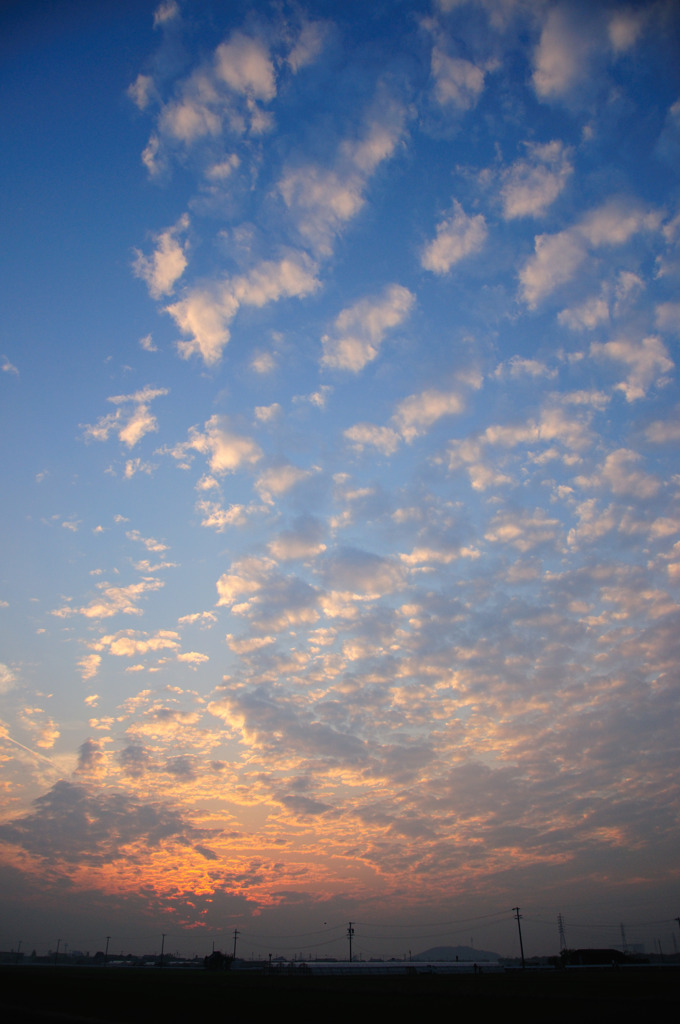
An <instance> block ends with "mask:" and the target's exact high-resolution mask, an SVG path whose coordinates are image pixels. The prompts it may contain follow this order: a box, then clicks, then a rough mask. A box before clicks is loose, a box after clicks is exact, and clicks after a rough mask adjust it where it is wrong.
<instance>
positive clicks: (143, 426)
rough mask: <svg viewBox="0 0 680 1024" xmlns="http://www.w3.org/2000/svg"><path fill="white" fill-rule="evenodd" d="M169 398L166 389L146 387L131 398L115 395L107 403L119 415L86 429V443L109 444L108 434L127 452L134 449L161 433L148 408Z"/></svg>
mask: <svg viewBox="0 0 680 1024" xmlns="http://www.w3.org/2000/svg"><path fill="white" fill-rule="evenodd" d="M167 394H169V391H168V389H167V388H152V387H145V388H142V390H141V391H135V392H134V394H131V395H112V396H111V397H110V398H109V399H108V401H109V402H112V403H113V404H114V405H116V406H118V408H117V409H116V411H115V412H112V413H109V414H108V415H107V416H102V417H100V419H98V420H97V422H96V423H95V424H92V425H87V426H85V428H84V433H83V437H84V438H85V440H86V441H107V440H108V438H109V434H111V433H114V434H117V435H118V438H119V440H120V441H122V443H123V444H125V445H127V447H128V448H134V446H135V445H136V444H137V443H138V442H139V441H141V439H142V438H143V437H144V435H145V434H148V433H150V432H153V431H156V430H158V423H157V421H156V417H155V416H154V415H153V414H152V413H151V411H150V409H149V404H150V403H151V402H152V401H153V400H154V399H155V398H159V397H162V396H163V395H167ZM130 475H132V474H130Z"/></svg>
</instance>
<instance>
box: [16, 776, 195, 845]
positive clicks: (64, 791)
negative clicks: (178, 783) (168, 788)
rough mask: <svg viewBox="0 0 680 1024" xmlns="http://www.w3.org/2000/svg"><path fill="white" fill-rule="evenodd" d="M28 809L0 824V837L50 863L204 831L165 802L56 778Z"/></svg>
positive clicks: (191, 839) (187, 837) (183, 838)
mask: <svg viewBox="0 0 680 1024" xmlns="http://www.w3.org/2000/svg"><path fill="white" fill-rule="evenodd" d="M33 807H34V808H35V809H34V811H33V812H32V813H29V814H25V815H24V816H23V817H19V818H15V819H14V820H13V821H10V822H7V823H5V824H3V825H0V838H1V839H3V840H4V841H5V842H9V843H15V844H16V845H18V846H20V847H22V848H23V849H24V850H26V851H27V852H28V853H29V854H32V855H34V856H37V857H41V858H43V859H45V860H46V861H48V860H49V862H50V863H51V864H54V863H55V861H65V862H66V863H69V864H73V865H78V864H91V865H95V864H110V863H113V862H114V861H116V860H119V859H120V858H125V857H134V856H135V854H134V852H133V849H134V847H137V846H142V847H143V848H145V849H146V850H153V849H157V848H159V847H160V846H163V845H164V844H166V843H168V842H172V841H183V842H187V843H193V842H195V841H196V840H197V839H198V838H199V837H200V836H201V835H204V833H202V832H200V831H198V830H196V829H194V828H193V827H191V826H190V825H188V824H187V823H186V822H185V821H184V820H183V818H182V817H181V815H180V814H179V813H177V812H176V811H174V810H172V809H171V808H170V807H168V806H167V805H166V804H162V803H153V802H148V803H145V802H144V801H142V800H139V799H137V798H136V797H134V796H131V795H129V794H123V793H115V792H114V793H111V792H92V791H90V790H88V789H86V788H85V787H83V786H78V785H74V784H73V783H71V782H65V781H60V782H57V784H56V785H55V786H53V787H52V789H51V790H50V791H49V792H48V793H46V794H45V795H44V796H41V797H38V799H37V800H35V801H34V802H33Z"/></svg>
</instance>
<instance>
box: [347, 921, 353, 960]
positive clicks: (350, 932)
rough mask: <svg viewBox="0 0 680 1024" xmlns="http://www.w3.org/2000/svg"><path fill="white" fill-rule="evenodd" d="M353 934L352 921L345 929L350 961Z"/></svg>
mask: <svg viewBox="0 0 680 1024" xmlns="http://www.w3.org/2000/svg"><path fill="white" fill-rule="evenodd" d="M353 935H354V928H352V922H351V921H350V923H349V928H348V929H347V938H348V939H349V962H350V963H352V936H353Z"/></svg>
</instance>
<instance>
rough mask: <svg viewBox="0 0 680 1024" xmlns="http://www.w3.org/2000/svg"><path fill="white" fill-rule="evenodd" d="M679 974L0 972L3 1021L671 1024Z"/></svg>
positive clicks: (679, 1003) (679, 999)
mask: <svg viewBox="0 0 680 1024" xmlns="http://www.w3.org/2000/svg"><path fill="white" fill-rule="evenodd" d="M679 1008H680V968H675V967H673V968H644V967H641V968H635V969H625V970H618V971H617V970H612V969H609V968H607V969H604V970H579V971H559V972H558V971H550V972H537V973H534V972H531V971H526V972H524V973H522V972H520V971H518V972H516V973H512V974H501V975H488V976H484V975H481V976H480V975H477V976H475V975H463V976H458V977H455V976H454V977H451V976H423V975H421V976H417V977H364V978H362V977H358V978H354V977H339V978H338V977H335V978H333V977H329V978H326V977H313V978H312V977H268V976H262V975H260V976H256V975H247V974H246V975H244V974H238V973H234V974H229V973H228V972H227V973H209V972H204V971H195V972H194V971H181V970H173V969H172V968H166V969H164V970H148V969H143V968H111V967H109V968H97V967H80V968H79V967H37V966H36V967H30V966H25V967H0V1011H2V1018H3V1020H5V1021H8V1022H11V1024H14V1022H17V1024H25V1022H43V1024H47V1022H50V1021H54V1022H60V1021H62V1022H82V1024H86V1022H90V1024H94V1022H99V1021H102V1022H118V1024H136V1022H141V1021H144V1022H153V1024H155V1022H157V1021H158V1022H159V1024H166V1022H177V1021H225V1022H229V1024H232V1022H233V1024H239V1022H241V1021H244V1022H245V1021H248V1022H251V1021H259V1020H263V1019H268V1020H284V1021H287V1020H288V1019H290V1020H292V1021H296V1020H299V1021H328V1020H340V1019H343V1020H346V1021H348V1024H354V1022H355V1021H363V1020H369V1019H370V1020H374V1019H375V1018H376V1017H378V1018H380V1017H384V1016H385V1015H390V1016H393V1017H394V1018H395V1019H397V1020H400V1019H402V1018H406V1019H407V1020H408V1021H416V1022H417V1021H430V1020H436V1019H441V1020H451V1019H454V1018H455V1019H457V1020H460V1021H476V1022H486V1021H496V1020H498V1021H502V1020H505V1019H512V1018H514V1017H517V1019H518V1021H522V1022H524V1021H546V1022H550V1024H554V1022H561V1021H569V1022H570V1024H584V1022H587V1021H598V1022H602V1021H606V1020H608V1019H612V1020H615V1019H617V1018H618V1019H619V1020H622V1021H628V1020H633V1019H639V1020H640V1021H645V1020H647V1021H656V1020H673V1019H675V1018H676V1017H677V1013H678V1009H679Z"/></svg>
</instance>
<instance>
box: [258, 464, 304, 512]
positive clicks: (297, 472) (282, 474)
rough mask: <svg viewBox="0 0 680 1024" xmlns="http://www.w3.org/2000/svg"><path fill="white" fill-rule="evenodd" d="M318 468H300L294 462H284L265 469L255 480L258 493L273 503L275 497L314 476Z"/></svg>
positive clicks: (268, 502) (269, 502)
mask: <svg viewBox="0 0 680 1024" xmlns="http://www.w3.org/2000/svg"><path fill="white" fill-rule="evenodd" d="M315 472H317V470H316V469H300V467H299V466H294V465H292V463H282V464H281V465H278V466H271V467H270V468H269V469H265V471H264V473H262V474H261V476H260V477H258V479H257V480H256V482H255V487H256V489H257V492H258V494H259V495H260V497H261V498H262V500H263V501H266V502H267V504H270V505H271V504H273V501H274V498H280V497H281V495H282V494H286V493H287V492H288V491H290V490H291V489H292V488H293V487H296V486H297V484H300V483H302V481H303V480H307V479H308V478H309V477H310V476H312V475H313V474H314V473H315Z"/></svg>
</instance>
